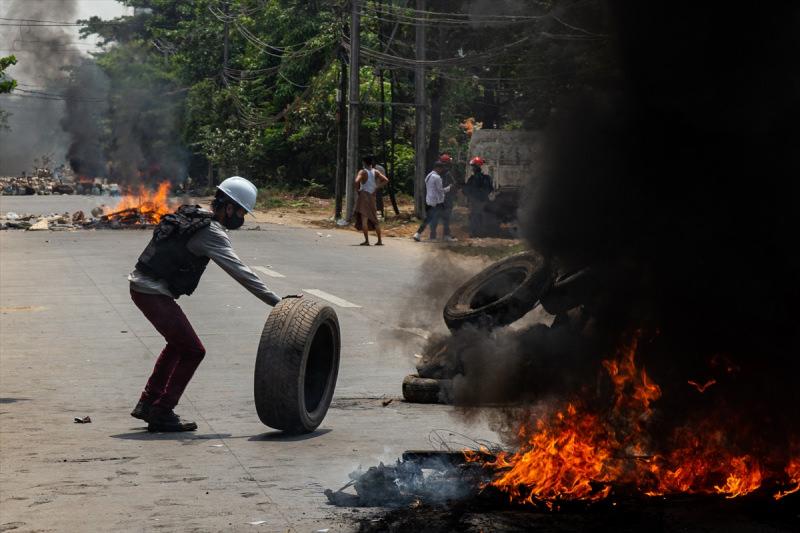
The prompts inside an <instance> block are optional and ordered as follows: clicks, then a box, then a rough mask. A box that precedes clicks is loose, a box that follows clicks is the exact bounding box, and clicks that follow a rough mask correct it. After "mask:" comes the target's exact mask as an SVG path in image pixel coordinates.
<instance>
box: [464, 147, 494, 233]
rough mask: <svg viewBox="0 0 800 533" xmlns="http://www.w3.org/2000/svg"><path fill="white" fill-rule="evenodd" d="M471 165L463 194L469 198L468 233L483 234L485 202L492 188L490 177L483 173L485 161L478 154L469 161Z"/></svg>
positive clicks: (487, 200)
mask: <svg viewBox="0 0 800 533" xmlns="http://www.w3.org/2000/svg"><path fill="white" fill-rule="evenodd" d="M469 164H470V166H471V167H472V176H470V177H469V179H468V180H467V184H466V186H465V187H464V194H465V195H466V196H467V198H468V199H469V206H470V211H469V234H470V236H472V237H480V236H483V233H484V226H485V223H486V220H485V217H486V212H485V209H486V204H487V203H488V202H489V194H490V193H491V192H492V190H494V186H493V185H492V177H491V176H490V175H488V174H484V173H483V169H482V168H481V167H483V165H485V164H486V161H484V160H483V158H482V157H480V156H475V157H473V158H472V159H470V161H469Z"/></svg>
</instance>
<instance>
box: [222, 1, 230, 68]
mask: <svg viewBox="0 0 800 533" xmlns="http://www.w3.org/2000/svg"><path fill="white" fill-rule="evenodd" d="M230 9H231V6H230V4H225V44H224V46H223V49H222V75H223V76H224V75H225V74H227V73H226V72H225V70H226V69H227V68H228V30H229V26H230V20H229V18H230V15H229V13H230Z"/></svg>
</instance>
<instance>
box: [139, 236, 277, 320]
mask: <svg viewBox="0 0 800 533" xmlns="http://www.w3.org/2000/svg"><path fill="white" fill-rule="evenodd" d="M186 247H187V248H188V249H189V251H190V252H192V253H193V254H194V255H197V256H200V257H208V258H209V259H211V260H212V261H214V262H215V263H216V264H218V265H219V267H220V268H221V269H222V270H224V271H225V272H227V273H228V274H230V276H231V277H232V278H233V279H235V280H236V281H238V282H239V283H241V284H242V286H243V287H244V288H245V289H247V290H248V291H250V292H251V293H253V295H254V296H255V297H256V298H258V299H259V300H261V301H263V302H264V303H266V304H269V305H275V304H277V303H278V302H279V301H281V297H280V296H278V295H277V294H275V293H274V292H272V291H271V290H270V289H269V288H268V287H267V286H266V285H265V284H264V282H263V281H261V278H259V277H258V276H257V275H256V274H255V272H253V271H252V270H250V268H249V267H248V266H247V265H245V264H244V263H242V260H241V259H239V256H238V255H236V252H235V251H234V250H233V246H231V240H230V238H229V237H228V234H227V233H226V232H225V229H224V228H223V227H222V224H220V223H219V222H217V221H216V220H212V221H211V223H210V224H209V225H208V226H207V227H205V228H203V229H201V230H199V231H198V232H197V233H195V234H194V235H193V236H192V238H191V239H189V242H188V243H186ZM128 281H130V282H131V289H132V290H134V291H136V292H143V293H145V294H163V295H165V296H169V297H170V298H175V295H174V294H172V292H170V290H169V288H168V287H167V283H166V281H164V280H162V279H155V278H151V277H150V276H147V275H146V274H144V273H143V272H141V271H139V270H136V269H134V271H133V272H131V273H130V275H128Z"/></svg>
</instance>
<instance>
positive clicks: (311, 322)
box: [254, 298, 341, 433]
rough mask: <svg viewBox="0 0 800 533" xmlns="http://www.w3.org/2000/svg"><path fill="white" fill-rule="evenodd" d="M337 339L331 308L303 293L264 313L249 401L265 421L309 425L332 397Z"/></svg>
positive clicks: (300, 429) (301, 428)
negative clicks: (252, 389)
mask: <svg viewBox="0 0 800 533" xmlns="http://www.w3.org/2000/svg"><path fill="white" fill-rule="evenodd" d="M340 349H341V340H340V332H339V319H338V318H337V316H336V312H335V311H334V310H333V309H332V308H330V307H328V306H325V305H322V304H320V303H319V302H315V301H314V300H311V299H308V298H289V299H285V300H282V301H281V302H279V303H278V305H276V306H275V308H274V309H273V310H272V312H271V313H270V314H269V316H268V317H267V323H266V324H264V330H263V332H262V333H261V342H260V343H259V345H258V356H257V358H256V370H255V386H254V391H255V403H256V411H257V412H258V417H259V418H260V419H261V421H262V422H263V423H264V424H266V425H267V426H269V427H272V428H275V429H280V430H283V431H286V432H288V433H310V432H312V431H314V430H315V429H316V428H317V427H318V426H319V425H320V423H322V419H323V418H325V414H326V413H327V412H328V407H329V406H330V404H331V399H332V398H333V391H334V388H335V387H336V377H337V375H338V373H339V352H340Z"/></svg>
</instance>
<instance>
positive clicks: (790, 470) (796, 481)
mask: <svg viewBox="0 0 800 533" xmlns="http://www.w3.org/2000/svg"><path fill="white" fill-rule="evenodd" d="M786 476H787V477H788V478H789V484H790V485H794V486H793V487H792V488H790V489H786V490H784V491H778V492H777V493H776V494H775V495H774V496H773V498H775V499H776V500H780V499H781V498H785V497H786V496H788V495H789V494H794V493H795V492H798V491H800V458H798V459H792V460H791V461H789V465H788V466H787V467H786Z"/></svg>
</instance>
